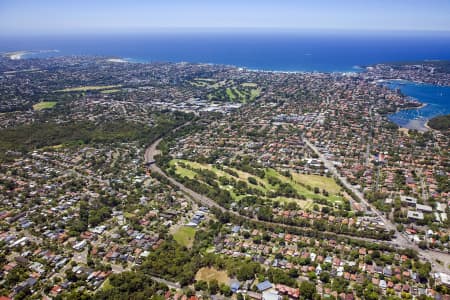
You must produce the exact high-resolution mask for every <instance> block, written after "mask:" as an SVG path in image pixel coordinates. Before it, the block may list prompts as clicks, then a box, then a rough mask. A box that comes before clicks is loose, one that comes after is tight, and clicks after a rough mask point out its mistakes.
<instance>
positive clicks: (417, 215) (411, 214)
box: [408, 210, 423, 221]
mask: <svg viewBox="0 0 450 300" xmlns="http://www.w3.org/2000/svg"><path fill="white" fill-rule="evenodd" d="M408 219H410V220H413V221H415V220H423V213H421V212H420V211H412V210H408Z"/></svg>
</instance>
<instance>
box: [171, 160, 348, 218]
mask: <svg viewBox="0 0 450 300" xmlns="http://www.w3.org/2000/svg"><path fill="white" fill-rule="evenodd" d="M169 165H170V166H171V167H172V168H174V169H175V172H176V174H177V175H178V176H181V177H187V178H189V179H197V180H199V179H198V178H199V177H198V175H199V172H201V170H208V171H213V172H214V173H215V174H216V176H217V179H216V180H215V181H216V182H217V183H218V185H219V187H220V188H221V189H223V190H227V191H228V192H230V195H231V197H232V198H233V199H234V200H235V201H239V200H241V199H242V198H244V197H246V196H248V194H242V193H239V192H238V191H237V189H236V187H235V186H233V185H232V184H226V181H223V180H222V181H221V180H220V178H224V179H226V180H228V181H234V182H241V183H245V184H246V185H247V186H248V187H249V188H251V189H254V190H259V191H260V192H262V193H263V195H265V196H264V197H263V198H267V199H271V200H273V201H278V202H282V203H286V202H296V203H297V204H298V205H299V206H300V207H302V208H304V209H306V208H311V207H312V205H313V204H314V199H323V200H327V201H328V202H329V203H330V205H332V204H333V203H335V202H341V201H342V200H343V198H342V196H341V195H340V194H339V192H340V190H341V189H340V187H339V185H337V183H336V182H335V181H334V180H333V179H332V178H328V177H323V176H317V175H304V174H297V173H294V174H292V178H290V177H286V176H284V175H282V174H281V173H280V172H278V171H276V170H274V169H270V168H268V169H265V170H264V172H265V176H264V178H259V177H257V176H255V175H252V174H249V173H246V172H243V171H241V170H238V169H236V168H231V167H227V166H223V169H222V168H221V169H218V168H217V167H215V166H213V165H209V164H201V163H198V162H192V161H187V160H179V159H173V160H172V161H171V162H170V164H169ZM227 169H228V170H230V172H226V170H227ZM230 173H232V174H234V175H232V174H230ZM249 177H251V178H250V179H252V180H249ZM274 179H275V180H274ZM250 181H251V182H250ZM224 182H225V184H223V183H224ZM271 182H272V183H271ZM274 182H279V183H280V184H289V185H290V186H292V188H293V189H294V190H295V191H296V192H297V194H298V195H300V196H302V197H304V198H306V199H297V198H291V197H282V196H272V195H273V194H274V193H275V192H276V191H277V190H278V188H279V186H278V184H277V183H274ZM314 188H319V192H318V193H316V192H315V191H314ZM324 190H325V191H327V192H328V194H324V193H323V191H324Z"/></svg>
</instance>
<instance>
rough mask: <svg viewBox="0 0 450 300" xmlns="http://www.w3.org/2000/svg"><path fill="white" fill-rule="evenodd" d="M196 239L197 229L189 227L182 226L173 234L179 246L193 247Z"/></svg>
mask: <svg viewBox="0 0 450 300" xmlns="http://www.w3.org/2000/svg"><path fill="white" fill-rule="evenodd" d="M194 237H195V229H194V228H192V227H188V226H181V227H180V228H178V230H177V231H176V232H174V234H173V238H174V240H175V241H177V243H178V244H180V245H182V246H185V247H188V248H190V247H192V244H193V243H194Z"/></svg>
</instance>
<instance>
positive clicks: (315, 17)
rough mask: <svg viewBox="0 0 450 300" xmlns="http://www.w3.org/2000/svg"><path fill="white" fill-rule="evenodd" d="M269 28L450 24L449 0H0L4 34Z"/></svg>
mask: <svg viewBox="0 0 450 300" xmlns="http://www.w3.org/2000/svg"><path fill="white" fill-rule="evenodd" d="M269 28H270V29H281V30H283V29H286V30H326V29H331V30H371V31H405V30H406V31H429V30H431V31H450V1H449V0H420V1H419V0H310V1H305V0H270V1H268V0H223V1H217V0H126V1H118V0H75V1H71V0H68V1H66V0H0V35H24V34H25V35H26V34H69V33H120V32H146V31H158V30H215V29H230V30H240V29H256V30H267V29H269Z"/></svg>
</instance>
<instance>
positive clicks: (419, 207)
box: [416, 204, 433, 213]
mask: <svg viewBox="0 0 450 300" xmlns="http://www.w3.org/2000/svg"><path fill="white" fill-rule="evenodd" d="M416 209H417V210H419V211H422V212H425V213H431V212H433V208H432V207H431V206H429V205H423V204H417V205H416Z"/></svg>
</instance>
